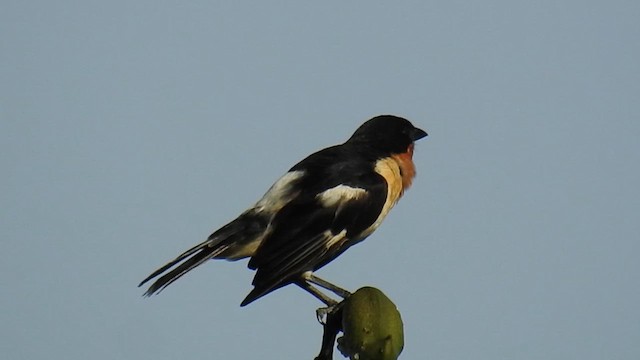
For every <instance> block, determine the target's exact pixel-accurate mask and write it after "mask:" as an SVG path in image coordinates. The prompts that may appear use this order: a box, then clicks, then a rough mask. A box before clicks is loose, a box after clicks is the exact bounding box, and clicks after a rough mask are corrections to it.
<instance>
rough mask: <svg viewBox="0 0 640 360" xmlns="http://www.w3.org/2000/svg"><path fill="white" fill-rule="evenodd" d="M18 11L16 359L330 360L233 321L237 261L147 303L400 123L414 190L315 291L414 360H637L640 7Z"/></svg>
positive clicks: (13, 50) (11, 164) (279, 299)
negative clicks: (295, 168) (374, 307)
mask: <svg viewBox="0 0 640 360" xmlns="http://www.w3.org/2000/svg"><path fill="white" fill-rule="evenodd" d="M2 8H3V9H2V11H1V12H0V165H1V167H2V169H3V176H2V178H1V179H0V184H1V185H2V186H1V187H0V201H1V202H2V204H3V205H2V206H1V207H0V239H2V251H1V252H0V274H1V275H0V281H1V284H2V289H3V290H2V296H1V297H0V307H1V308H2V309H3V310H2V312H0V339H2V340H0V349H1V352H2V353H3V354H5V357H6V358H7V359H43V358H66V359H86V358H89V357H90V358H92V359H114V358H116V359H154V360H159V359H175V358H178V357H179V358H189V359H211V358H216V359H217V358H219V359H246V358H255V357H256V356H259V357H260V358H261V359H283V358H285V359H287V358H291V359H304V358H312V357H313V356H315V355H316V354H317V352H318V350H319V348H320V339H321V331H322V329H321V327H320V326H319V325H318V324H317V323H316V321H315V313H314V311H315V309H316V308H317V307H318V306H319V305H320V304H319V303H318V302H317V301H316V300H315V299H313V298H312V297H310V296H309V295H307V294H305V293H304V292H302V291H301V290H299V289H297V288H294V287H287V288H284V289H281V290H278V291H276V292H274V293H272V294H270V295H269V296H267V297H265V298H263V299H261V300H260V301H258V302H256V303H254V304H251V305H250V306H248V307H245V308H240V307H239V303H240V301H241V300H242V299H243V298H244V296H245V295H246V294H247V293H248V291H249V290H250V288H251V287H250V281H251V278H252V272H250V271H249V270H247V269H246V267H245V265H246V264H245V263H244V262H238V263H227V262H210V263H208V264H206V265H204V266H202V267H200V268H198V269H197V270H196V271H194V272H192V273H190V274H189V275H188V276H185V277H184V278H183V279H181V280H180V281H179V282H176V283H175V284H173V285H172V286H170V287H169V288H167V289H166V290H165V291H164V292H163V293H162V294H161V295H159V296H156V297H153V298H151V299H144V298H142V297H141V294H142V289H138V288H136V285H137V283H138V282H139V281H140V280H141V279H143V278H144V277H145V276H146V275H148V274H149V273H150V272H151V271H152V270H154V269H155V268H157V267H158V266H159V265H162V264H163V263H164V262H165V261H167V260H169V259H170V258H172V257H174V256H175V255H177V254H178V253H180V252H181V251H183V250H185V249H186V248H188V247H190V246H192V245H193V244H195V243H197V242H200V241H201V240H203V239H204V238H205V237H206V236H208V235H209V234H210V233H211V231H213V230H215V229H216V228H217V227H218V226H221V225H223V224H225V223H226V222H227V221H229V220H231V219H232V218H234V217H235V216H236V215H237V214H238V213H239V212H241V211H242V210H244V209H245V208H246V207H247V206H249V205H251V204H252V203H253V202H254V201H255V200H256V199H257V198H258V197H259V196H261V195H262V193H263V192H264V191H266V189H267V188H268V187H269V185H271V183H272V182H273V181H274V180H275V179H277V178H278V177H279V176H280V175H281V174H283V173H284V172H285V171H286V170H287V169H288V168H289V167H290V166H291V165H293V164H294V163H295V162H297V161H298V160H300V159H302V158H303V157H304V156H306V155H307V154H309V153H310V152H312V151H315V150H318V149H320V148H322V147H325V146H328V145H332V144H335V143H340V142H342V141H344V140H345V139H346V138H348V137H349V136H350V135H351V133H352V132H353V130H355V128H356V127H357V126H358V125H359V124H360V123H362V122H363V121H364V120H366V119H368V118H369V117H371V116H374V115H377V114H383V113H391V114H396V115H401V116H404V117H407V118H408V119H410V120H412V121H413V122H414V123H415V124H416V125H418V126H420V127H422V128H424V129H426V130H427V131H428V132H429V135H430V136H429V137H428V138H426V139H425V140H424V141H421V142H420V143H419V144H418V146H417V147H416V153H415V156H414V160H415V162H416V167H417V170H418V177H417V178H416V179H415V181H414V185H413V187H412V188H411V190H410V191H409V192H408V193H407V194H406V196H405V197H404V198H403V199H402V200H401V202H400V203H399V204H398V206H397V207H396V208H395V209H394V210H393V211H392V212H391V214H390V215H389V217H388V218H387V220H386V221H385V223H384V224H383V225H382V226H381V228H380V229H379V230H378V231H377V232H376V233H375V234H374V235H372V236H371V237H370V238H369V239H367V241H365V242H364V243H362V244H360V245H358V246H356V247H354V248H352V249H350V250H349V251H348V252H347V253H345V254H344V255H343V256H342V257H341V258H339V259H338V260H336V261H334V262H333V263H331V264H330V265H329V266H327V267H326V268H324V269H322V270H321V271H320V272H319V275H321V276H323V277H326V278H327V279H330V280H332V281H334V282H336V283H338V284H341V285H343V286H345V287H347V288H350V289H353V290H355V289H357V288H359V287H361V286H364V285H373V286H376V287H378V288H380V289H381V290H383V291H384V292H385V293H386V294H387V295H388V296H389V297H391V298H392V299H393V300H394V302H395V303H396V304H397V305H398V307H399V309H400V311H401V313H402V315H403V319H404V322H405V333H406V346H405V351H404V353H403V355H402V356H401V358H404V359H492V360H493V359H594V360H595V359H604V358H607V359H637V358H638V357H639V356H640V345H638V344H640V310H639V309H640V307H638V305H637V304H639V303H640V286H639V284H640V283H639V282H638V275H639V274H640V264H639V262H638V253H639V250H640V245H639V241H638V233H640V221H638V214H640V194H639V192H638V189H637V188H638V184H639V183H640V168H639V167H638V164H640V145H639V142H638V138H639V136H640V121H639V119H640V105H639V104H640V101H638V100H639V95H640V85H639V84H640V68H639V67H640V66H639V65H638V64H640V62H639V61H638V58H639V55H640V42H639V40H638V39H640V25H639V23H638V16H639V15H640V5H639V4H638V3H637V2H632V1H610V2H599V1H538V2H521V1H492V0H490V1H483V2H463V1H446V2H425V1H422V2H418V1H414V2H404V3H402V4H390V3H385V2H367V3H366V4H365V3H362V2H360V3H356V2H353V3H344V2H322V3H317V2H316V3H304V4H303V3H300V2H270V3H269V4H267V3H264V2H253V3H251V2H246V3H242V4H241V3H239V2H238V3H234V4H222V3H220V2H205V1H194V2H188V3H184V2H170V1H161V2H152V1H139V2H135V3H131V2H124V1H112V2H97V1H87V2H70V1H60V2H44V1H23V2H17V1H10V2H5V3H4V4H3V6H2ZM336 358H339V355H336Z"/></svg>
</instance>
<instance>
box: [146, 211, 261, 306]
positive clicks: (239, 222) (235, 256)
mask: <svg viewBox="0 0 640 360" xmlns="http://www.w3.org/2000/svg"><path fill="white" fill-rule="evenodd" d="M266 227H267V221H266V219H264V218H263V217H261V216H259V215H257V214H250V213H244V214H242V215H240V217H238V218H237V219H235V220H233V221H232V222H230V223H229V224H227V225H225V226H223V227H222V228H220V229H219V230H217V231H216V232H214V233H213V234H211V236H209V238H208V239H207V240H206V241H203V242H202V243H200V244H198V245H196V246H194V247H192V248H191V249H189V250H187V251H185V252H183V253H182V254H180V255H179V256H178V257H176V258H175V259H173V260H171V261H169V262H168V263H167V264H166V265H164V266H162V267H161V268H159V269H158V270H156V271H154V272H153V273H152V274H151V275H149V276H147V278H145V279H144V280H142V282H140V284H139V285H138V287H140V286H142V285H144V284H146V283H147V282H148V281H150V280H152V279H154V278H156V277H158V276H160V275H162V276H160V277H159V278H157V279H156V280H155V281H154V282H153V284H151V286H149V289H147V291H145V293H144V296H151V295H153V294H156V293H159V292H161V291H162V290H163V289H164V288H166V287H167V286H169V285H171V283H173V282H174V281H176V280H178V279H179V278H181V277H182V276H183V275H184V274H186V273H188V272H189V271H191V270H192V269H194V268H196V267H197V266H199V265H200V264H202V263H204V262H205V261H207V260H209V259H214V258H216V259H227V260H239V259H242V258H246V257H249V256H252V255H253V253H254V252H255V249H256V248H257V247H258V245H260V242H261V240H262V238H263V236H264V232H265V231H266ZM163 274H164V275H163Z"/></svg>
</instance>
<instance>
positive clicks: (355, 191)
mask: <svg viewBox="0 0 640 360" xmlns="http://www.w3.org/2000/svg"><path fill="white" fill-rule="evenodd" d="M366 195H367V190H365V189H362V188H357V187H351V186H348V185H338V186H335V187H332V188H331V189H327V190H325V191H323V192H321V193H319V194H318V195H316V199H318V200H320V202H321V203H322V205H324V206H325V207H334V206H337V205H340V204H341V203H345V202H348V201H349V200H356V199H360V198H362V197H364V196H366Z"/></svg>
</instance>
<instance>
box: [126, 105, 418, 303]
mask: <svg viewBox="0 0 640 360" xmlns="http://www.w3.org/2000/svg"><path fill="white" fill-rule="evenodd" d="M426 136H427V132H426V131H424V130H422V129H420V128H418V127H415V126H414V125H413V124H412V123H411V122H410V121H409V120H407V119H405V118H402V117H399V116H394V115H379V116H375V117H373V118H371V119H369V120H367V121H365V122H364V123H363V124H362V125H361V126H359V127H358V128H357V129H356V130H355V132H354V133H353V134H352V135H351V137H349V138H348V139H347V140H346V141H345V142H344V143H342V144H339V145H334V146H330V147H327V148H325V149H322V150H320V151H317V152H315V153H313V154H311V155H309V156H307V157H306V158H304V159H303V160H301V161H300V162H298V163H297V164H295V165H294V166H293V167H291V168H290V169H289V171H287V172H286V173H285V174H284V175H282V177H280V178H279V179H278V180H277V181H276V182H275V183H274V184H273V185H272V186H271V187H270V188H269V189H268V190H267V192H266V193H265V194H264V195H263V196H262V198H260V199H259V200H258V201H257V202H256V203H255V204H254V205H253V206H251V207H250V208H248V209H247V210H246V211H244V212H242V213H241V214H240V215H239V216H238V217H237V218H235V219H234V220H232V221H231V222H229V223H227V224H226V225H224V226H222V227H221V228H219V229H218V230H216V231H214V232H213V233H212V234H211V235H210V236H209V237H208V238H207V240H205V241H203V242H201V243H200V244H198V245H195V246H194V247H192V248H190V249H188V250H187V251H185V252H183V253H182V254H180V255H179V256H178V257H176V258H175V259H173V260H171V261H169V262H168V263H167V264H166V265H164V266H162V267H161V268H159V269H158V270H156V271H154V272H153V273H152V274H151V275H149V276H148V277H147V278H145V279H144V280H143V281H142V282H140V284H139V285H138V287H141V286H143V285H144V284H146V283H147V282H149V281H151V280H153V279H155V281H154V282H153V283H152V284H151V285H150V286H149V287H148V289H147V290H146V292H145V293H144V296H147V297H148V296H151V295H153V294H156V293H159V292H161V291H162V290H163V289H164V288H166V287H167V286H169V285H170V284H172V283H173V282H174V281H176V280H178V279H179V278H180V277H182V276H183V275H185V274H186V273H187V272H189V271H191V270H193V269H194V268H196V267H197V266H199V265H201V264H203V263H205V262H206V261H208V260H210V259H225V260H228V261H236V260H240V259H246V258H249V261H248V268H249V269H251V270H255V275H254V278H253V281H252V285H253V289H252V290H251V291H250V292H249V294H248V295H247V296H246V297H245V299H244V300H243V301H242V303H241V304H240V306H246V305H248V304H249V303H251V302H253V301H255V300H257V299H259V298H261V297H263V296H265V295H267V294H269V293H271V292H272V291H274V290H277V289H279V288H282V287H283V286H286V285H290V284H295V285H298V286H299V287H301V288H302V289H304V290H306V291H307V292H309V293H310V294H312V295H314V296H315V297H317V298H318V299H319V300H320V301H322V302H323V303H325V304H327V305H334V304H336V303H337V302H336V301H335V300H333V299H332V298H331V297H329V296H327V295H325V294H324V293H322V292H321V291H320V290H319V289H317V288H316V287H315V286H314V285H317V286H319V287H322V288H324V289H327V290H329V291H331V292H333V293H335V294H336V295H338V296H341V297H347V296H348V295H349V294H350V293H349V292H348V291H347V290H345V289H343V288H341V287H339V286H336V285H333V284H332V283H330V282H328V281H326V280H323V279H321V278H319V277H317V276H316V275H315V274H314V272H315V271H316V270H318V269H320V268H322V267H323V266H325V265H326V264H328V263H329V262H331V261H332V260H334V259H335V258H337V257H338V256H339V255H341V254H342V253H344V252H345V251H346V250H347V249H348V248H349V247H351V246H353V245H355V244H357V243H359V242H361V241H362V240H364V239H365V238H367V237H368V236H369V235H371V234H372V233H373V232H374V231H375V230H376V229H377V228H378V227H379V226H380V224H381V223H382V221H383V220H384V218H385V217H386V216H387V214H388V213H389V211H390V210H391V209H392V208H393V207H394V205H395V204H396V203H397V202H398V200H399V199H400V198H401V197H402V195H403V194H404V192H405V191H406V190H407V189H408V188H409V187H410V186H411V184H412V181H413V179H414V177H415V175H416V169H415V165H414V163H413V160H412V159H413V152H414V147H415V142H416V141H417V140H420V139H422V138H424V137H426Z"/></svg>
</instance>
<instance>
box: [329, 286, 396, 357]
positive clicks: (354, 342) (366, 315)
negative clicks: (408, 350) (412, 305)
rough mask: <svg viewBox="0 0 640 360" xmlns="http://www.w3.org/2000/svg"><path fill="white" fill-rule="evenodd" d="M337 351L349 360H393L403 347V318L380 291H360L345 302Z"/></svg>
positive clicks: (365, 289)
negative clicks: (341, 333) (341, 332)
mask: <svg viewBox="0 0 640 360" xmlns="http://www.w3.org/2000/svg"><path fill="white" fill-rule="evenodd" d="M342 311H343V314H342V331H343V333H344V336H343V337H341V338H340V339H338V350H340V351H341V352H342V354H343V355H344V356H349V358H350V359H352V360H356V359H357V360H396V359H397V358H398V356H400V353H401V352H402V348H403V347H404V333H403V330H402V318H401V317H400V312H398V309H397V308H396V305H395V304H394V303H393V302H391V300H390V299H389V298H388V297H387V296H385V295H384V294H383V293H382V291H380V290H378V289H376V288H372V287H363V288H360V289H358V291H356V292H355V293H353V294H351V296H349V297H348V298H347V299H345V300H344V304H343V307H342Z"/></svg>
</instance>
